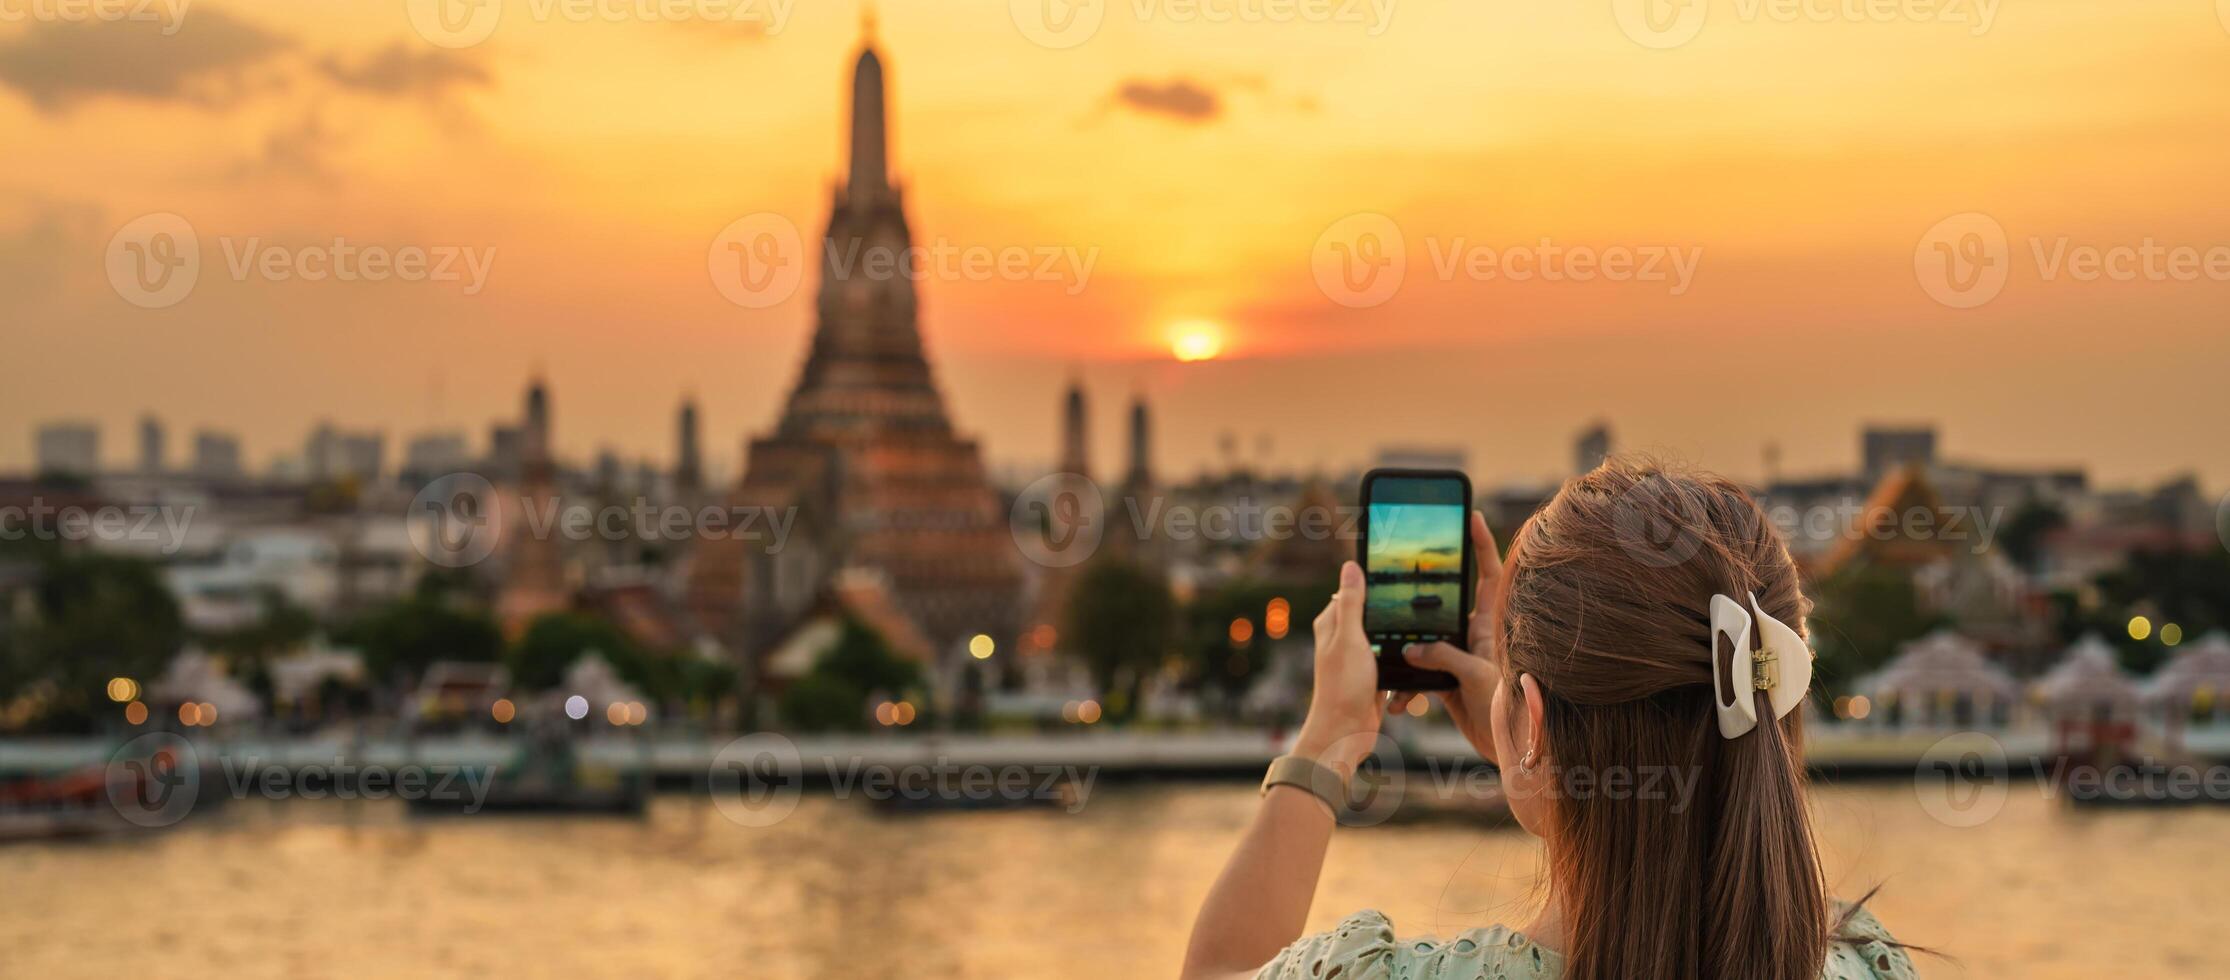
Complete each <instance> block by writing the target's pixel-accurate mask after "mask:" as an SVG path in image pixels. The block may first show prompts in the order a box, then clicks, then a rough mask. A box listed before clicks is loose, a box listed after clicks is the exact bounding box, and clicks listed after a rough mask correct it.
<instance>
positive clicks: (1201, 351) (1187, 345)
mask: <svg viewBox="0 0 2230 980" xmlns="http://www.w3.org/2000/svg"><path fill="white" fill-rule="evenodd" d="M1169 353H1170V354H1172V355H1174V356H1175V357H1176V358H1177V359H1178V360H1180V361H1186V362H1188V363H1189V362H1192V361H1208V360H1214V359H1215V357H1216V355H1218V354H1221V353H1223V328H1222V327H1220V326H1217V325H1216V324H1214V323H1212V322H1209V321H1207V320H1185V321H1183V322H1180V323H1178V324H1177V325H1175V326H1173V327H1170V328H1169Z"/></svg>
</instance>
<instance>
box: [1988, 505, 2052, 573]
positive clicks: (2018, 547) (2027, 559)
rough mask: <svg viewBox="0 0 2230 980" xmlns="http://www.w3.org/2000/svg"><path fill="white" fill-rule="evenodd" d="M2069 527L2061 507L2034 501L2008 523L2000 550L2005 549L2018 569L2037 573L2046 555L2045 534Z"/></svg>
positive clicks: (1999, 538)
mask: <svg viewBox="0 0 2230 980" xmlns="http://www.w3.org/2000/svg"><path fill="white" fill-rule="evenodd" d="M2066 526H2067V514H2066V513H2064V512H2062V511H2061V510H2060V509H2059V508H2058V507H2054V506H2052V505H2051V504H2048V503H2042V502H2039V501H2030V502H2028V503H2026V504H2023V505H2021V509H2020V510H2017V511H2014V512H2013V517H2012V518H2010V519H2008V520H2007V521H2006V522H2005V530H2003V531H2001V532H1999V533H1998V547H2000V548H2003V549H2005V555H2006V557H2007V558H2009V559H2011V560H2012V561H2013V564H2014V566H2015V567H2017V568H2020V569H2022V570H2023V571H2033V570H2034V569H2035V568H2036V560H2037V558H2038V557H2039V556H2041V555H2042V554H2043V552H2044V537H2045V535H2048V534H2050V533H2052V532H2053V531H2056V530H2059V529H2060V528H2063V527H2066Z"/></svg>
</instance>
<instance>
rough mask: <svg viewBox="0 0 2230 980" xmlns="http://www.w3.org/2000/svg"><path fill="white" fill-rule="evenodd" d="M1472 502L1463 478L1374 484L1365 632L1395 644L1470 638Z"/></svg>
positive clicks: (1370, 487) (1404, 478) (1369, 502)
mask: <svg viewBox="0 0 2230 980" xmlns="http://www.w3.org/2000/svg"><path fill="white" fill-rule="evenodd" d="M1469 495H1470V492H1469V486H1468V481H1466V480H1465V479H1464V478H1463V477H1462V476H1461V475H1460V474H1449V475H1420V476H1408V475H1385V474H1379V475H1374V476H1373V477H1372V478H1371V479H1370V480H1369V481H1368V482H1367V484H1366V492H1365V500H1364V505H1365V507H1366V513H1365V521H1366V524H1365V532H1364V554H1363V576H1364V580H1365V582H1366V584H1367V588H1366V589H1365V591H1364V596H1363V603H1364V605H1363V629H1364V632H1366V633H1369V634H1370V635H1371V636H1373V637H1385V638H1390V639H1430V638H1440V637H1455V636H1460V635H1461V634H1462V633H1463V626H1464V622H1463V617H1464V585H1465V583H1464V572H1465V568H1464V545H1465V542H1464V531H1465V528H1464V521H1465V514H1464V511H1465V509H1466V508H1467V507H1468V506H1469V505H1470V501H1469V500H1468V499H1467V498H1468V497H1469Z"/></svg>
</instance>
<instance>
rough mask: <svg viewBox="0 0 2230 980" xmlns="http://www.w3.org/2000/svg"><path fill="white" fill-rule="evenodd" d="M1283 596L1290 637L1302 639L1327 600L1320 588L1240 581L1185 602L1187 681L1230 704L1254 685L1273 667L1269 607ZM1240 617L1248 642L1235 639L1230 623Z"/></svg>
mask: <svg viewBox="0 0 2230 980" xmlns="http://www.w3.org/2000/svg"><path fill="white" fill-rule="evenodd" d="M1296 598H1298V599H1299V602H1298V603H1296V602H1295V601H1294V600H1295V599H1296ZM1279 599H1284V600H1285V601H1286V603H1287V605H1286V617H1285V622H1286V630H1287V633H1288V635H1292V634H1294V633H1298V634H1299V635H1301V636H1303V637H1307V636H1308V630H1309V624H1310V622H1311V621H1313V620H1314V619H1315V618H1316V614H1317V613H1319V612H1322V611H1323V609H1324V603H1325V602H1326V601H1328V597H1327V596H1325V595H1324V594H1323V592H1322V590H1321V589H1297V588H1295V587H1292V586H1289V585H1281V584H1277V583H1272V582H1259V581H1245V580H1241V581H1233V582H1227V583H1225V584H1223V585H1220V586H1218V587H1216V588H1214V589H1212V590H1209V591H1207V592H1203V593H1201V594H1200V595H1199V596H1198V597H1196V598H1195V599H1193V601H1192V602H1191V603H1189V604H1187V605H1186V607H1185V615H1184V637H1183V641H1182V645H1183V654H1184V657H1185V680H1186V683H1187V684H1188V685H1189V686H1193V687H1204V688H1209V689H1212V690H1214V691H1216V692H1218V693H1219V694H1221V695H1222V697H1223V700H1224V702H1225V703H1226V704H1229V703H1232V702H1235V701H1237V700H1238V698H1239V697H1240V696H1241V695H1244V694H1245V693H1246V692H1247V690H1248V689H1249V688H1251V687H1253V686H1254V683H1255V681H1256V680H1257V679H1258V678H1260V677H1261V676H1262V672H1263V671H1264V670H1265V669H1267V668H1268V667H1269V666H1270V659H1271V658H1270V650H1271V644H1273V643H1274V642H1276V641H1275V640H1273V639H1272V638H1271V636H1270V633H1269V625H1270V624H1269V609H1270V603H1271V602H1273V601H1275V600H1279ZM1242 619H1243V620H1246V622H1247V626H1246V628H1245V630H1244V633H1245V634H1246V637H1247V638H1246V640H1245V641H1244V642H1241V641H1237V640H1234V639H1232V623H1234V622H1236V621H1238V620H1242Z"/></svg>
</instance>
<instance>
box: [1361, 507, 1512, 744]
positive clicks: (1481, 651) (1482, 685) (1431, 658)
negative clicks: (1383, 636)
mask: <svg viewBox="0 0 2230 980" xmlns="http://www.w3.org/2000/svg"><path fill="white" fill-rule="evenodd" d="M1471 550H1472V553H1473V554H1475V555H1477V556H1478V557H1477V561H1478V563H1479V591H1478V593H1477V595H1476V596H1475V597H1474V598H1473V599H1472V602H1471V649H1470V651H1468V652H1466V651H1464V650H1459V649H1457V648H1456V647H1455V645H1453V644H1450V643H1433V644H1430V645H1416V644H1412V645H1410V646H1409V647H1407V648H1405V649H1403V650H1402V655H1403V656H1405V657H1407V658H1409V662H1410V663H1412V664H1415V665H1417V666H1419V667H1423V668H1425V669H1427V670H1444V671H1447V672H1448V673H1451V674H1454V675H1456V689H1455V690H1453V691H1444V692H1441V695H1440V703H1441V704H1442V705H1444V706H1445V707H1446V708H1447V709H1448V717H1449V718H1450V719H1452V720H1454V721H1455V723H1456V730H1457V731H1460V732H1462V733H1463V737H1464V741H1467V742H1470V743H1471V747H1472V748H1474V749H1477V750H1479V755H1480V757H1481V758H1484V759H1486V760H1487V761H1488V762H1492V763H1494V764H1496V765H1501V764H1502V763H1501V760H1499V759H1496V758H1495V757H1494V732H1493V730H1492V729H1490V728H1489V727H1488V726H1490V725H1492V724H1493V720H1492V719H1493V718H1494V709H1493V704H1494V686H1495V685H1496V684H1499V683H1501V682H1502V674H1501V671H1500V670H1498V669H1496V667H1495V664H1496V663H1497V661H1496V659H1495V656H1494V644H1495V643H1496V642H1497V641H1499V640H1500V639H1501V636H1502V634H1501V632H1500V631H1498V630H1497V629H1496V628H1495V620H1494V597H1495V590H1496V589H1498V588H1500V587H1501V583H1502V551H1501V550H1500V549H1498V548H1496V547H1495V543H1494V532H1493V531H1490V530H1488V529H1487V519H1486V518H1485V517H1482V516H1480V514H1479V512H1478V511H1472V512H1471ZM1409 697H1410V696H1397V697H1396V698H1395V701H1397V702H1399V703H1398V704H1394V705H1390V706H1389V707H1388V710H1389V711H1392V710H1399V709H1400V708H1401V707H1403V706H1405V705H1406V704H1407V703H1408V699H1409Z"/></svg>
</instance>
